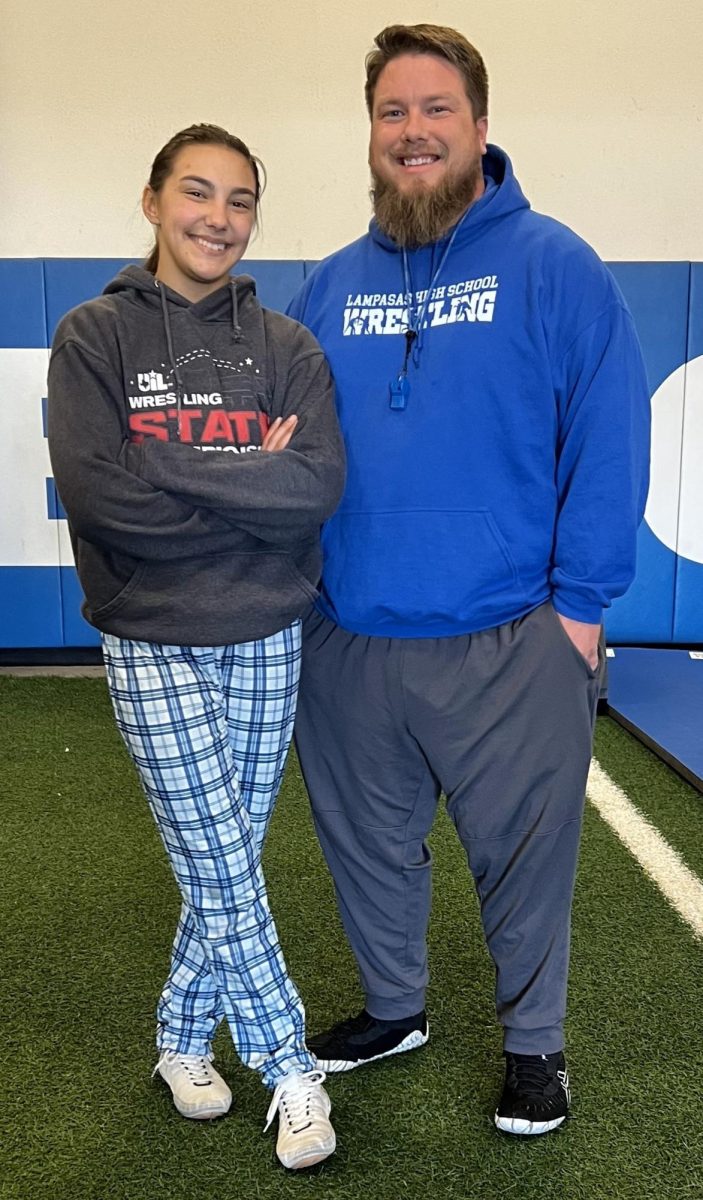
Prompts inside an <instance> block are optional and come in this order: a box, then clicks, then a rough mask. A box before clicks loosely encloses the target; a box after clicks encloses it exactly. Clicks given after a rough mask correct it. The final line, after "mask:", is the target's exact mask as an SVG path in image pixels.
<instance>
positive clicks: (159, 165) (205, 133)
mask: <svg viewBox="0 0 703 1200" xmlns="http://www.w3.org/2000/svg"><path fill="white" fill-rule="evenodd" d="M184 146H226V147H227V149H228V150H236V152H237V154H241V156H242V158H245V159H246V160H247V162H248V163H249V166H250V167H251V169H252V172H253V175H254V181H255V182H254V213H255V216H256V223H257V225H258V224H259V200H260V199H261V194H262V192H263V190H264V188H265V186H266V171H265V169H264V164H263V163H262V161H261V159H260V158H257V157H256V155H255V154H252V152H251V150H250V149H249V147H248V146H247V145H246V143H245V142H243V141H242V140H241V138H238V137H235V135H234V134H233V133H228V132H227V130H226V129H223V128H222V127H221V126H220V125H189V126H188V128H187V129H181V130H180V132H179V133H174V135H173V137H172V138H171V139H170V140H169V141H168V142H167V143H166V145H165V146H162V147H161V149H160V150H159V153H158V154H157V155H156V158H155V159H154V161H153V163H152V164H151V173H150V175H149V187H150V188H151V190H152V192H154V193H156V194H158V193H159V192H160V191H161V189H162V187H163V186H164V183H165V182H166V180H167V179H168V177H169V175H170V174H171V171H172V170H173V164H174V162H175V160H176V157H177V155H178V154H179V153H180V151H181V150H182V149H183V147H184ZM158 262H159V245H158V242H155V243H154V246H153V248H152V250H151V253H150V254H149V256H148V258H147V259H146V260H145V262H144V266H145V267H146V269H147V271H151V273H152V275H155V274H156V268H157V266H158Z"/></svg>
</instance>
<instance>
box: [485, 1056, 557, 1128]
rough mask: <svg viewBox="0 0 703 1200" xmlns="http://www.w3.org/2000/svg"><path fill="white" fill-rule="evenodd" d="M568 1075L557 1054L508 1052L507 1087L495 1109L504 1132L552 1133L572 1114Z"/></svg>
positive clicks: (498, 1125)
mask: <svg viewBox="0 0 703 1200" xmlns="http://www.w3.org/2000/svg"><path fill="white" fill-rule="evenodd" d="M570 1099H571V1093H570V1091H569V1075H568V1072H567V1070H566V1063H565V1062H564V1055H563V1054H562V1052H561V1050H560V1051H559V1052H558V1054H506V1056H505V1087H504V1088H503V1095H502V1096H501V1098H500V1104H499V1105H498V1108H497V1109H496V1116H495V1121H496V1125H497V1127H498V1129H502V1130H503V1131H504V1132H505V1133H521V1134H525V1135H531V1134H536V1133H549V1132H550V1130H552V1129H556V1127H557V1125H561V1123H562V1121H564V1120H565V1119H566V1117H567V1116H568V1113H569V1101H570Z"/></svg>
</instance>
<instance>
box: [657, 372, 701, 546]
mask: <svg viewBox="0 0 703 1200" xmlns="http://www.w3.org/2000/svg"><path fill="white" fill-rule="evenodd" d="M684 389H685V402H684ZM701 463H703V355H701V356H700V358H693V359H691V361H690V362H687V363H682V364H681V366H680V367H677V368H676V370H675V371H672V373H671V375H669V376H668V378H667V379H665V380H664V382H663V383H662V384H661V386H660V387H658V388H657V390H656V392H655V393H654V395H653V396H652V460H651V476H650V484H649V497H648V499H647V508H646V511H645V514H644V519H645V521H646V522H647V524H648V525H649V528H650V529H651V530H652V533H653V534H654V535H655V537H658V538H659V541H660V542H663V543H664V545H665V546H668V548H669V550H673V552H674V554H680V555H681V556H682V557H683V558H690V559H691V560H692V561H693V562H698V563H703V470H701ZM679 481H680V486H679Z"/></svg>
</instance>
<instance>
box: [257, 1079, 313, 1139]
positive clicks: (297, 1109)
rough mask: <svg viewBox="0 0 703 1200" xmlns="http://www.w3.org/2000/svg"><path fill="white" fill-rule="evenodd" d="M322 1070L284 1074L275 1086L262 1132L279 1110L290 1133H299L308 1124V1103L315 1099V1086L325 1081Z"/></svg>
mask: <svg viewBox="0 0 703 1200" xmlns="http://www.w3.org/2000/svg"><path fill="white" fill-rule="evenodd" d="M325 1078H326V1076H325V1073H324V1071H306V1072H305V1073H304V1074H300V1075H286V1076H285V1077H284V1078H283V1079H282V1080H281V1082H280V1083H279V1084H278V1086H277V1087H276V1089H275V1091H274V1093H273V1098H272V1100H271V1103H270V1105H269V1110H268V1112H267V1113H266V1124H265V1125H264V1133H265V1132H266V1130H267V1129H268V1128H269V1126H270V1124H271V1122H272V1121H273V1119H274V1117H275V1116H276V1113H277V1112H280V1114H281V1118H282V1119H283V1120H284V1121H285V1122H286V1125H287V1126H288V1128H289V1129H290V1131H291V1133H300V1131H301V1130H302V1129H305V1127H306V1126H307V1125H309V1124H310V1105H311V1102H312V1101H313V1100H316V1099H317V1096H316V1094H315V1088H317V1087H318V1086H319V1085H320V1084H321V1083H324V1082H325Z"/></svg>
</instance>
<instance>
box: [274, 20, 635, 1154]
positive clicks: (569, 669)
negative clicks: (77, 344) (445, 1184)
mask: <svg viewBox="0 0 703 1200" xmlns="http://www.w3.org/2000/svg"><path fill="white" fill-rule="evenodd" d="M375 44H376V48H375V49H374V50H373V51H372V52H371V54H370V55H369V56H368V58H367V62H366V68H367V82H366V101H367V106H368V110H369V114H370V117H371V142H370V153H369V162H370V166H371V173H372V179H373V188H372V196H373V204H374V213H375V216H374V219H373V220H372V222H371V225H370V227H369V232H368V234H367V235H366V236H364V237H362V238H360V239H359V240H358V241H356V242H354V243H353V244H352V245H350V246H347V247H346V248H345V249H343V250H341V251H339V252H338V253H337V254H334V255H332V257H331V258H329V259H327V260H326V261H325V262H323V263H322V264H321V265H320V266H319V267H318V268H317V270H316V271H315V272H314V273H313V274H312V276H311V277H310V279H309V280H308V281H307V282H306V284H305V286H304V287H303V289H302V291H301V293H300V294H299V295H298V296H297V298H296V299H295V301H294V302H293V305H292V307H291V310H290V312H291V315H292V316H294V317H296V318H297V319H299V320H300V321H302V322H303V323H304V324H306V325H307V326H309V328H310V329H311V330H312V331H313V333H314V334H315V335H316V336H317V338H318V339H319V341H320V342H321V343H322V346H323V348H324V350H325V352H326V354H327V357H328V359H329V362H330V364H331V366H332V370H333V373H334V376H335V380H336V385H337V397H338V410H339V417H340V421H341V425H342V431H343V433H344V437H345V440H346V445H347V458H348V481H347V486H346V492H345V494H344V497H343V500H342V503H341V506H340V508H339V509H338V511H337V513H336V514H335V516H334V517H332V519H331V520H330V521H329V522H328V523H327V525H326V526H325V528H324V531H323V550H324V572H323V578H322V582H321V585H320V596H319V599H318V601H317V604H316V606H315V609H314V611H313V612H311V613H310V615H309V616H308V618H307V621H306V623H305V640H304V656H303V676H302V684H301V691H300V701H299V708H298V722H297V727H296V734H297V744H298V751H299V754H300V760H301V763H302V768H303V774H304V777H305V781H306V784H307V787H308V790H309V792H310V796H311V800H312V806H313V813H314V819H315V824H316V828H317V832H318V835H319V838H320V842H321V844H322V848H323V850H324V853H325V856H326V859H327V863H328V865H329V867H330V870H331V873H332V876H333V879H334V884H335V888H336V893H337V899H338V903H339V908H340V913H341V917H342V920H343V923H344V927H345V931H346V934H347V937H348V938H349V941H350V944H351V947H352V950H353V951H354V954H355V956H356V959H357V962H358V965H359V971H360V976H361V983H362V986H363V990H364V993H365V1007H364V1009H363V1010H362V1011H361V1012H360V1013H359V1014H358V1015H356V1016H354V1017H351V1018H350V1019H347V1020H343V1021H341V1022H340V1023H339V1024H338V1025H335V1026H334V1027H333V1028H331V1029H330V1030H329V1031H328V1032H326V1033H323V1034H320V1035H318V1036H316V1037H312V1038H311V1039H310V1040H309V1045H310V1048H311V1049H312V1050H313V1052H314V1053H315V1054H316V1056H317V1058H318V1061H319V1065H320V1067H321V1068H322V1069H323V1070H325V1071H347V1070H350V1069H352V1068H355V1067H358V1066H361V1065H362V1064H365V1063H369V1062H372V1061H375V1060H377V1059H381V1058H384V1057H386V1056H388V1055H393V1054H398V1053H401V1052H404V1051H407V1050H410V1049H412V1048H414V1047H417V1046H421V1045H423V1044H424V1043H425V1042H426V1041H427V1038H428V1023H427V1016H426V1011H425V990H426V987H427V982H428V970H427V950H426V940H425V937H426V927H427V921H428V915H429V908H430V852H429V850H428V848H427V844H426V838H427V836H428V833H429V830H430V827H431V825H432V821H433V818H434V815H435V811H436V806H437V803H438V800H439V796H440V794H441V793H442V792H443V793H444V794H445V795H446V798H447V808H448V811H449V814H450V816H451V818H452V820H453V821H454V824H455V826H456V829H457V833H458V835H459V838H460V839H461V842H462V845H463V846H464V849H465V850H466V854H467V857H468V862H469V867H470V870H471V873H472V875H473V878H474V882H475V886H476V890H477V893H478V897H479V902H480V911H481V919H482V923H483V929H484V934H485V938H486V942H487V945H488V950H489V952H490V954H491V956H492V959H493V962H494V964H495V969H496V1007H497V1015H498V1019H499V1021H500V1023H501V1024H502V1026H503V1037H504V1054H505V1060H506V1072H505V1084H504V1088H503V1093H502V1096H501V1098H500V1100H499V1102H498V1105H497V1110H496V1114H495V1122H496V1125H497V1126H498V1128H499V1129H501V1130H504V1131H506V1132H508V1133H515V1134H541V1133H547V1132H549V1131H550V1130H553V1129H555V1128H556V1127H557V1126H559V1125H560V1124H561V1123H562V1122H563V1121H564V1119H565V1117H566V1116H567V1113H568V1103H569V1082H568V1075H567V1068H566V1063H565V1059H564V1016H565V1006H566V985H567V970H568V958H569V927H570V910H571V899H572V892H573V884H574V876H575V871H576V860H577V852H578V842H579V833H580V827H581V817H582V810H583V802H584V793H585V785H586V777H587V772H588V766H589V761H590V756H591V744H592V733H593V725H594V716H595V711H596V703H597V698H598V668H599V661H598V660H599V649H598V634H599V627H600V624H601V618H602V614H603V610H604V609H605V608H606V607H607V606H608V605H609V604H610V602H611V601H612V600H613V598H614V597H616V596H619V595H621V594H622V593H623V592H624V591H625V590H626V588H627V587H628V585H629V583H630V582H631V580H632V578H633V575H634V567H635V538H636V532H637V527H638V525H639V522H640V520H641V518H642V514H643V511H644V504H645V499H646V490H647V475H648V451H649V397H648V389H647V383H646V379H645V374H644V369H643V365H642V359H641V355H640V351H639V347H638V343H637V338H636V335H635V331H634V328H633V324H632V319H631V317H630V314H629V312H628V311H627V308H626V306H625V303H624V301H623V298H622V296H621V294H620V292H619V291H618V289H617V287H616V285H615V283H614V281H613V279H612V277H611V275H610V274H609V272H608V271H607V270H606V268H605V267H604V265H603V264H602V263H601V261H600V260H599V259H598V257H597V256H596V254H595V253H594V252H593V251H592V250H591V249H590V248H589V247H588V246H587V245H586V244H585V243H584V242H583V241H581V240H580V239H579V238H578V237H577V236H576V235H575V234H574V233H572V232H571V231H570V230H569V229H567V228H565V227H564V226H563V225H560V224H558V223H557V222H556V221H554V220H551V219H550V218H548V217H544V216H540V215H538V214H536V213H534V212H532V211H531V210H530V206H529V204H528V201H527V200H526V199H525V197H524V195H523V193H522V191H521V190H520V187H519V185H518V183H517V181H516V179H515V177H514V175H513V170H512V166H511V163H510V160H509V159H508V157H507V155H506V154H505V153H504V152H503V151H502V150H500V149H499V148H498V147H496V146H492V145H487V142H486V135H487V100H488V81H487V76H486V70H485V66H484V63H483V60H482V58H481V55H480V54H479V53H478V51H477V50H476V49H475V48H474V47H473V46H472V45H470V43H469V42H467V41H466V39H465V38H464V37H463V36H462V35H461V34H459V33H457V32H456V31H455V30H452V29H446V28H442V27H439V26H433V25H415V26H401V25H395V26H391V27H390V28H388V29H385V30H384V31H383V32H382V33H381V34H379V36H378V37H377V38H376V43H375ZM469 986H471V981H470V980H469V979H467V987H469ZM457 1049H459V1048H457Z"/></svg>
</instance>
